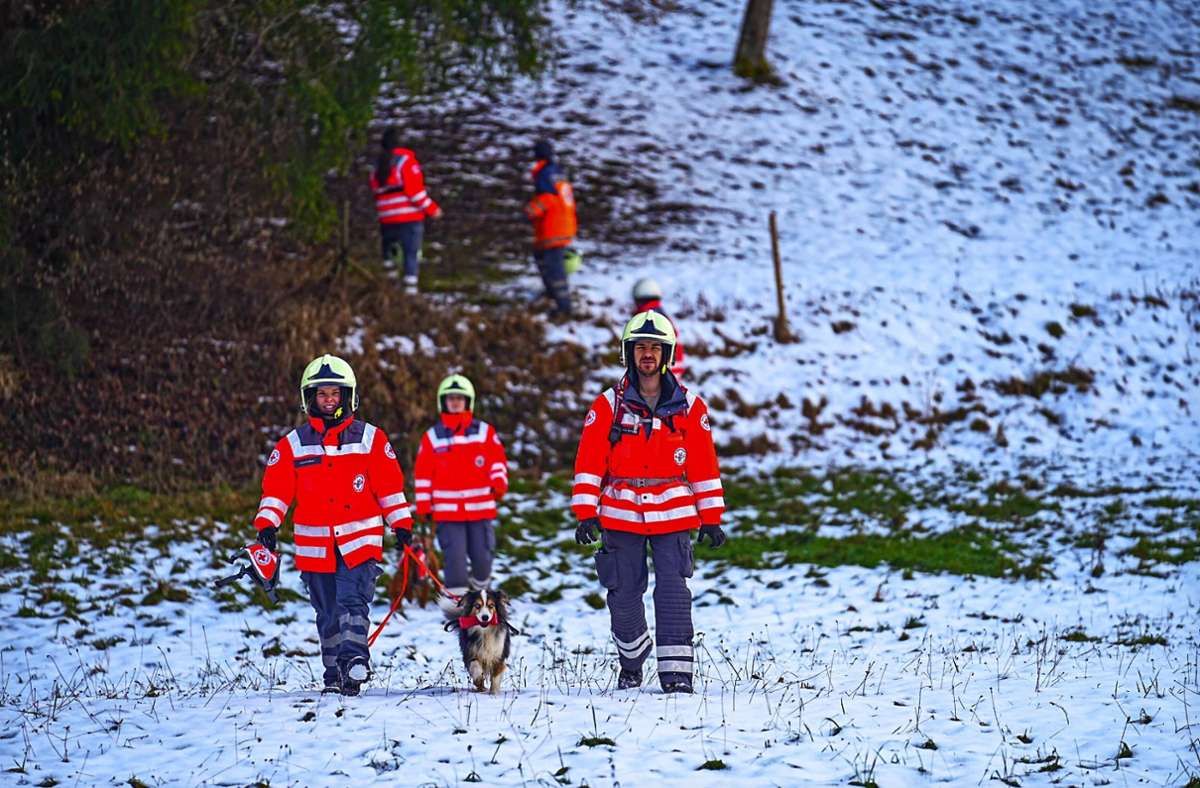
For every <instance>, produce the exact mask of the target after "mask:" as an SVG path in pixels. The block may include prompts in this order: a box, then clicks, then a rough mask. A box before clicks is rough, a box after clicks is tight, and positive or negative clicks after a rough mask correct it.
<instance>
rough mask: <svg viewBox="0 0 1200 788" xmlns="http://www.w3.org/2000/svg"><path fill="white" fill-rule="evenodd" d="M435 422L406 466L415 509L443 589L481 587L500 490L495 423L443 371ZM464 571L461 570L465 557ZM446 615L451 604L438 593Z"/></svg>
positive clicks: (503, 465) (487, 572)
mask: <svg viewBox="0 0 1200 788" xmlns="http://www.w3.org/2000/svg"><path fill="white" fill-rule="evenodd" d="M437 402H438V410H439V411H440V412H441V416H440V418H439V420H438V423H437V424H436V425H434V426H432V427H430V428H429V429H428V430H427V431H426V432H425V434H424V435H423V436H422V437H421V447H420V448H419V449H418V450H417V461H416V464H415V465H414V467H413V478H414V479H415V487H416V504H417V516H418V517H430V516H431V517H432V518H433V522H434V524H435V528H436V533H437V541H438V546H439V547H441V549H442V559H443V565H442V572H443V576H444V580H445V583H446V590H447V591H448V592H449V593H451V594H453V595H455V596H457V597H461V596H462V595H464V594H466V593H467V591H468V589H480V588H486V587H487V585H488V582H489V581H490V580H491V577H492V557H493V553H494V552H495V550H496V502H497V501H499V500H500V499H501V498H502V497H504V493H506V492H507V491H508V459H507V458H506V457H505V454H504V444H503V443H501V442H500V436H499V435H497V434H496V430H495V428H494V427H492V425H490V424H488V423H487V422H486V421H481V420H480V419H477V418H475V386H474V385H472V383H471V381H470V380H468V379H467V378H466V377H464V376H462V375H450V376H448V377H447V378H446V379H445V380H443V381H442V382H441V384H440V385H439V386H438V390H437ZM468 558H470V561H471V572H470V575H469V576H468V574H467V559H468ZM438 604H439V605H440V606H441V607H442V610H443V611H444V612H445V613H446V615H447V616H449V617H455V616H458V615H459V614H460V612H461V611H459V609H458V606H457V604H456V603H455V602H454V601H453V600H451V599H448V598H447V597H445V596H443V597H440V598H439V600H438Z"/></svg>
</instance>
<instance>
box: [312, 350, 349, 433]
mask: <svg viewBox="0 0 1200 788" xmlns="http://www.w3.org/2000/svg"><path fill="white" fill-rule="evenodd" d="M319 386H340V387H341V389H342V404H341V407H339V408H338V410H337V411H336V412H335V413H334V417H335V418H336V419H338V420H341V419H342V418H344V417H345V416H346V415H348V414H347V413H346V412H345V407H346V405H347V403H348V404H349V406H350V412H354V411H356V410H358V380H357V378H355V377H354V370H353V369H351V368H350V365H349V364H347V363H346V362H345V361H344V360H343V359H340V358H338V357H337V356H331V355H329V354H328V353H326V354H325V355H323V356H317V357H316V358H314V359H313V360H312V361H310V362H308V366H307V367H305V368H304V374H302V375H301V376H300V411H301V412H302V413H304V414H305V415H310V416H319V415H320V414H318V413H314V412H313V411H312V408H313V407H314V406H315V404H316V401H315V400H314V399H313V395H314V394H316V393H317V388H318V387H319Z"/></svg>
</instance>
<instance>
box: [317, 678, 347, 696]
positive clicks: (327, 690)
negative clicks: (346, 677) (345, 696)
mask: <svg viewBox="0 0 1200 788" xmlns="http://www.w3.org/2000/svg"><path fill="white" fill-rule="evenodd" d="M321 694H322V695H330V694H337V695H341V694H342V680H341V678H336V679H326V680H325V686H324V687H322V688H321Z"/></svg>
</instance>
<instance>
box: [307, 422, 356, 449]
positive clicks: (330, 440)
mask: <svg viewBox="0 0 1200 788" xmlns="http://www.w3.org/2000/svg"><path fill="white" fill-rule="evenodd" d="M353 423H354V415H353V414H351V415H349V416H347V417H346V418H345V419H343V420H342V421H340V422H338V423H337V424H335V425H333V426H332V427H330V428H329V429H325V422H324V421H323V420H322V419H318V418H317V417H316V416H309V417H308V424H309V426H311V427H312V428H313V429H314V430H316V431H317V433H318V434H320V435H321V443H323V444H325V445H327V446H332V445H334V444H336V443H337V442H338V436H339V435H341V434H342V433H343V432H345V430H346V428H347V427H349V426H350V425H351V424H353Z"/></svg>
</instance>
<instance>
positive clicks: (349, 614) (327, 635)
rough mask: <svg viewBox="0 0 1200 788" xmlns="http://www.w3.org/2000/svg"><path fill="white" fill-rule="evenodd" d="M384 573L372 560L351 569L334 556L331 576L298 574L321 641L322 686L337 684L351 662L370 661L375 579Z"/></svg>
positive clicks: (327, 573) (309, 573)
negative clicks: (369, 638) (368, 646)
mask: <svg viewBox="0 0 1200 788" xmlns="http://www.w3.org/2000/svg"><path fill="white" fill-rule="evenodd" d="M381 571H383V570H381V569H380V568H379V565H378V564H377V563H376V562H375V561H373V560H371V561H365V562H364V563H361V564H359V565H358V566H356V567H354V568H353V569H350V568H349V567H347V566H346V562H345V561H343V560H342V554H341V553H340V552H339V553H338V554H337V570H336V571H334V572H301V573H300V579H301V580H302V581H303V582H304V587H305V588H307V589H308V599H309V601H310V602H311V603H312V606H313V610H315V611H316V613H317V637H319V638H320V640H321V664H322V665H324V667H325V683H326V684H331V683H333V682H335V681H337V679H338V676H339V675H340V671H344V670H346V669H347V667H348V666H349V663H350V661H351V660H353V659H355V658H362V659H365V660H370V653H369V652H368V651H367V630H368V629H370V627H371V620H370V618H369V616H370V615H371V599H372V598H373V597H374V596H375V578H377V577H379V573H380V572H381Z"/></svg>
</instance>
